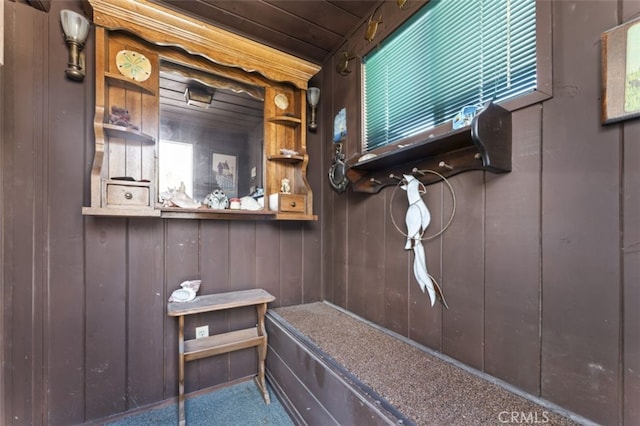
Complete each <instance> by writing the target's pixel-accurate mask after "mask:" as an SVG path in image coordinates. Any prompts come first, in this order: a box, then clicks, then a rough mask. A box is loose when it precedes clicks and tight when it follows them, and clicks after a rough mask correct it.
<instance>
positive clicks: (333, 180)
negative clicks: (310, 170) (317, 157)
mask: <svg viewBox="0 0 640 426" xmlns="http://www.w3.org/2000/svg"><path fill="white" fill-rule="evenodd" d="M345 172H346V165H345V163H344V161H342V160H341V159H339V158H336V159H334V160H333V163H332V164H331V167H329V184H330V185H331V187H332V188H333V189H334V190H335V191H336V192H338V194H340V193H342V192H344V191H345V189H347V185H349V180H348V179H347V176H346V174H345Z"/></svg>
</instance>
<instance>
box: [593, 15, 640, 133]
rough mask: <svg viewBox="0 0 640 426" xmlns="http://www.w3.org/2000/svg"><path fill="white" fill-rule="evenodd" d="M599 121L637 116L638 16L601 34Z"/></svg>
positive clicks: (639, 102)
mask: <svg viewBox="0 0 640 426" xmlns="http://www.w3.org/2000/svg"><path fill="white" fill-rule="evenodd" d="M601 41H602V92H603V93H602V123H604V124H609V123H614V122H617V121H622V120H628V119H630V118H636V117H640V18H637V19H634V20H632V21H629V22H627V23H625V24H622V25H619V26H617V27H615V28H612V29H610V30H608V31H605V32H604V33H602V37H601Z"/></svg>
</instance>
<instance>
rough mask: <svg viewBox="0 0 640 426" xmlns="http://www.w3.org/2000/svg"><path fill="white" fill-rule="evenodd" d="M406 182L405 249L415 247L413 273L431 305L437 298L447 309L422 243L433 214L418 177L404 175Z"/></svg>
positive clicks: (403, 186) (403, 187)
mask: <svg viewBox="0 0 640 426" xmlns="http://www.w3.org/2000/svg"><path fill="white" fill-rule="evenodd" d="M403 176H404V182H403V184H402V185H401V188H402V189H404V190H405V191H407V201H408V202H409V208H408V209H407V215H406V217H405V223H406V225H407V242H406V244H405V246H404V249H405V250H411V249H413V255H414V260H413V274H414V275H415V277H416V281H418V285H419V286H420V289H421V290H422V292H425V290H426V291H427V293H429V298H430V299H431V306H433V305H434V304H435V303H436V298H437V299H439V300H440V302H442V304H443V305H444V307H446V308H447V309H448V308H449V307H448V306H447V302H446V301H445V299H444V296H443V294H442V290H441V289H440V287H439V286H438V283H436V282H435V281H434V280H432V279H431V277H430V276H429V272H428V271H427V259H426V255H425V251H424V246H423V245H422V235H423V234H424V231H425V230H426V229H427V227H428V226H429V223H430V222H431V214H430V213H429V209H428V208H427V205H426V204H425V202H424V200H423V199H422V196H421V195H420V186H421V185H422V184H421V183H420V181H419V180H418V179H416V178H415V177H414V176H411V175H403Z"/></svg>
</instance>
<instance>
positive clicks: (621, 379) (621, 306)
mask: <svg viewBox="0 0 640 426" xmlns="http://www.w3.org/2000/svg"><path fill="white" fill-rule="evenodd" d="M619 10H620V9H619V8H618V11H619ZM618 21H619V20H618ZM624 129H625V125H624V123H622V124H621V125H620V130H619V132H618V147H619V150H620V151H619V152H620V155H619V157H618V161H619V166H618V170H620V172H619V175H618V179H619V181H618V186H619V190H618V217H619V218H620V219H619V222H618V226H619V231H618V238H619V247H620V249H619V251H620V256H619V257H618V267H619V270H620V281H619V283H618V286H619V292H618V424H619V425H623V424H624V400H625V397H624V388H625V374H624V370H625V357H624V347H625V345H624V343H625V342H624V335H625V323H624V320H625V303H624V289H625V269H624V260H625V254H624V247H625V241H624V236H625V233H624V230H625V226H624V225H625V221H624V210H625V209H624V207H625V203H624V196H625V192H626V191H625V186H624V176H625V169H624V142H625V138H624Z"/></svg>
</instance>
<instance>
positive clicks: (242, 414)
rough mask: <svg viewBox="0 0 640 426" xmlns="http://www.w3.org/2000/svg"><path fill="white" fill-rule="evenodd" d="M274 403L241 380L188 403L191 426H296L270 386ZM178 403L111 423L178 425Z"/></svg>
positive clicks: (123, 425) (112, 425) (121, 425)
mask: <svg viewBox="0 0 640 426" xmlns="http://www.w3.org/2000/svg"><path fill="white" fill-rule="evenodd" d="M269 396H270V397H271V404H269V405H266V404H265V403H264V400H263V399H262V395H261V394H260V392H259V391H258V388H257V387H256V385H255V383H253V381H247V382H243V383H239V384H236V385H233V386H229V387H227V388H223V389H220V390H217V391H214V392H210V393H208V394H205V395H199V396H197V397H194V398H189V399H187V400H186V402H185V412H186V417H187V425H188V426H205V425H206V426H215V425H220V426H235V425H238V426H240V425H242V426H252V425H271V426H293V422H292V421H291V419H290V418H289V416H288V415H287V413H286V411H285V410H284V408H283V407H282V404H280V401H278V398H276V396H275V394H274V393H273V390H272V389H271V388H269ZM177 424H178V405H177V403H176V404H173V405H170V406H167V407H162V408H156V409H153V410H149V411H146V412H144V413H141V414H136V415H133V416H130V417H126V418H124V419H120V420H117V421H114V422H111V423H106V425H108V426H143V425H144V426H149V425H177Z"/></svg>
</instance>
